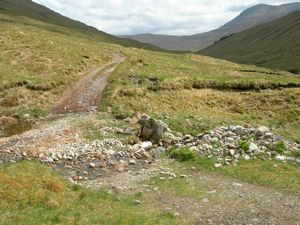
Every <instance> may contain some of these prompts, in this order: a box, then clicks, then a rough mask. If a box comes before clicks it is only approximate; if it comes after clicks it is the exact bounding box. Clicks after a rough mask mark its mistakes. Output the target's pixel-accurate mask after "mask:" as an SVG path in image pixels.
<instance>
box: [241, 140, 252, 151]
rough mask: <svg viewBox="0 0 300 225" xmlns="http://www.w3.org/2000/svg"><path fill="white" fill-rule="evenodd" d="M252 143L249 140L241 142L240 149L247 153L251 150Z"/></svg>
mask: <svg viewBox="0 0 300 225" xmlns="http://www.w3.org/2000/svg"><path fill="white" fill-rule="evenodd" d="M249 147H250V142H249V141H247V140H243V141H240V143H239V148H241V149H243V150H244V151H245V152H247V151H248V150H249Z"/></svg>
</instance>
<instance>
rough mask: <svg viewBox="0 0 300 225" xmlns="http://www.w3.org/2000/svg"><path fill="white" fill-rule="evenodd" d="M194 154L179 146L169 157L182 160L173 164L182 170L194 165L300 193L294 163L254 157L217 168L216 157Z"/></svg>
mask: <svg viewBox="0 0 300 225" xmlns="http://www.w3.org/2000/svg"><path fill="white" fill-rule="evenodd" d="M193 154H194V153H193V152H192V151H191V150H189V149H187V148H185V149H180V148H179V149H172V150H171V151H170V153H169V157H171V158H173V159H175V160H176V161H179V162H180V164H178V163H176V162H175V163H174V164H173V166H175V168H177V170H182V168H183V167H184V168H188V170H189V169H190V168H191V167H194V168H198V169H200V170H205V171H207V172H212V173H217V174H220V175H224V176H228V177H233V178H236V179H238V180H241V181H245V182H249V183H253V184H259V185H263V186H266V187H272V188H275V189H276V188H277V189H280V190H285V191H288V192H292V193H300V191H299V190H300V170H299V166H297V165H295V164H293V163H283V162H279V161H275V160H265V161H262V160H256V159H252V160H249V161H246V160H242V161H240V163H239V164H238V165H237V166H223V167H220V168H215V166H214V164H215V163H217V161H216V159H215V158H207V157H201V156H194V155H193ZM186 155H190V156H191V155H193V157H185V156H186ZM182 159H186V160H182ZM179 173H183V172H182V171H181V172H179Z"/></svg>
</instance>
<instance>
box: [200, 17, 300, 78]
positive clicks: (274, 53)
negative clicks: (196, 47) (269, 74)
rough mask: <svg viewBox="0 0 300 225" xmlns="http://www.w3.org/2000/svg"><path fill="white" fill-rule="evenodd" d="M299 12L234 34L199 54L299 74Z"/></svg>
mask: <svg viewBox="0 0 300 225" xmlns="http://www.w3.org/2000/svg"><path fill="white" fill-rule="evenodd" d="M299 37H300V11H297V12H293V13H291V14H289V15H288V16H285V17H283V18H281V19H278V20H275V21H272V22H270V23H268V24H264V25H261V26H258V27H254V28H251V29H249V30H247V31H244V32H241V33H238V34H235V35H233V36H231V37H228V38H226V39H224V40H222V41H219V42H217V43H216V44H214V45H212V46H210V47H208V48H206V49H204V50H202V51H200V54H204V55H209V56H213V57H218V58H222V59H228V60H231V61H234V62H239V63H247V64H255V65H258V66H264V67H270V68H278V69H283V70H288V71H290V72H293V73H300V64H299V62H300V38H299Z"/></svg>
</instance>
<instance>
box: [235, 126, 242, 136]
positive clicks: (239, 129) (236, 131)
mask: <svg viewBox="0 0 300 225" xmlns="http://www.w3.org/2000/svg"><path fill="white" fill-rule="evenodd" d="M234 133H236V134H237V135H238V136H241V135H242V134H244V127H242V126H236V127H235V130H234Z"/></svg>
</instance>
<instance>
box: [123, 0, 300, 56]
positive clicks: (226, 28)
mask: <svg viewBox="0 0 300 225" xmlns="http://www.w3.org/2000/svg"><path fill="white" fill-rule="evenodd" d="M297 10H300V2H295V3H287V4H283V5H279V6H276V5H275V6H274V5H268V4H258V5H254V6H252V7H250V8H248V9H246V10H244V11H243V12H241V13H240V15H238V16H237V17H236V18H234V19H233V20H231V21H229V22H228V23H226V24H224V25H223V26H221V27H220V28H218V29H216V30H213V31H210V32H205V33H201V34H195V35H191V36H172V35H155V34H142V35H139V34H138V35H129V36H123V37H127V38H131V39H134V40H137V41H141V42H145V43H150V44H153V45H156V46H159V47H161V48H165V49H170V50H181V51H198V50H201V49H204V48H206V47H208V46H210V45H212V44H213V43H214V42H215V41H218V40H219V39H220V38H222V37H225V36H228V35H230V34H232V33H239V32H241V31H244V30H247V29H249V28H252V27H255V26H258V25H261V24H265V23H268V22H271V21H273V20H276V19H279V18H281V17H284V16H286V15H288V14H289V13H291V12H293V11H297Z"/></svg>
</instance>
